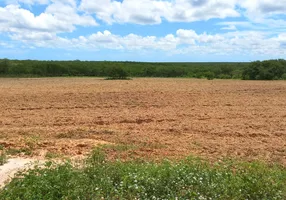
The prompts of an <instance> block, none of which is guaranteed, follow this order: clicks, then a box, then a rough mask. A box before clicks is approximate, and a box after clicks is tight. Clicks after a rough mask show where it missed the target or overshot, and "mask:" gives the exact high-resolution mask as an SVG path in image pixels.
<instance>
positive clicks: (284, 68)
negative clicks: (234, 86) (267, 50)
mask: <svg viewBox="0 0 286 200" xmlns="http://www.w3.org/2000/svg"><path fill="white" fill-rule="evenodd" d="M242 78H243V79H246V80H279V79H283V80H286V60H266V61H262V62H260V61H256V62H252V63H250V64H249V66H248V67H246V68H245V69H244V70H243V73H242Z"/></svg>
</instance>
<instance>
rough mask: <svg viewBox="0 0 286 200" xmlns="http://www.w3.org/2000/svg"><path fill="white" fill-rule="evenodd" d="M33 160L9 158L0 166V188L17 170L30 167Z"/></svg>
mask: <svg viewBox="0 0 286 200" xmlns="http://www.w3.org/2000/svg"><path fill="white" fill-rule="evenodd" d="M33 162H35V160H34V159H24V158H13V159H9V161H8V162H7V163H6V164H4V165H2V166H0V188H2V187H3V186H4V184H5V183H6V182H7V181H9V180H10V178H11V177H13V176H14V174H15V173H17V172H18V171H19V170H23V169H25V168H27V167H31V166H32V165H33Z"/></svg>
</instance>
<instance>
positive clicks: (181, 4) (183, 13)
mask: <svg viewBox="0 0 286 200" xmlns="http://www.w3.org/2000/svg"><path fill="white" fill-rule="evenodd" d="M80 9H81V10H83V11H86V12H89V13H94V14H96V16H97V17H98V18H99V19H101V20H103V21H105V22H107V23H114V22H117V23H135V24H160V23H161V22H162V19H167V20H168V21H171V22H193V21H200V20H208V19H211V18H226V17H238V16H239V15H240V14H239V13H238V12H237V11H236V10H235V0H221V1H217V0H200V1H198V0H174V1H160V0H136V1H134V0H123V1H122V2H119V1H111V0H98V1H96V2H95V1H90V0H82V1H81V4H80Z"/></svg>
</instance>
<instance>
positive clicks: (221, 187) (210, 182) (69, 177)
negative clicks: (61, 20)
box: [0, 149, 286, 200]
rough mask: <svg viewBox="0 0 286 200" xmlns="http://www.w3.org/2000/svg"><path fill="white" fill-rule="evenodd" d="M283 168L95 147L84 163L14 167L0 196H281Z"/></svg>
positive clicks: (284, 177) (284, 192)
mask: <svg viewBox="0 0 286 200" xmlns="http://www.w3.org/2000/svg"><path fill="white" fill-rule="evenodd" d="M285 181H286V170H285V168H283V167H281V166H267V165H266V164H263V163H257V162H252V163H247V162H235V161H223V162H219V163H215V164H209V163H208V162H206V161H203V160H200V159H197V158H192V157H190V158H187V159H185V160H182V161H179V162H170V161H162V162H160V163H153V162H136V161H132V162H122V161H107V160H106V159H105V155H104V154H103V153H102V151H101V150H100V149H95V150H94V151H93V153H92V154H91V155H90V157H89V158H88V159H87V160H86V161H85V163H84V165H78V166H74V165H73V164H71V163H70V162H66V163H65V164H55V163H53V162H52V161H49V162H48V163H46V167H45V168H43V167H36V168H35V169H32V170H29V171H28V172H23V173H19V174H18V175H17V176H16V178H14V179H13V180H12V182H11V183H10V184H8V185H6V187H5V188H4V189H3V190H2V191H0V199H3V200H9V199H11V200H17V199H25V200H32V199H45V200H49V199H50V200H52V199H71V200H73V199H82V200H93V199H259V200H263V199H265V200H266V199H267V200H268V199H285V198H286V188H285V187H286V184H285V183H286V182H285Z"/></svg>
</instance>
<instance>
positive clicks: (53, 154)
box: [45, 152, 61, 159]
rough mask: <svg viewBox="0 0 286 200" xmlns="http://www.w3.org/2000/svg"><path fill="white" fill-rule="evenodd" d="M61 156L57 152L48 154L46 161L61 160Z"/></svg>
mask: <svg viewBox="0 0 286 200" xmlns="http://www.w3.org/2000/svg"><path fill="white" fill-rule="evenodd" d="M60 156H61V155H60V154H58V153H55V152H47V153H46V155H45V158H46V159H55V158H59V157H60Z"/></svg>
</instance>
